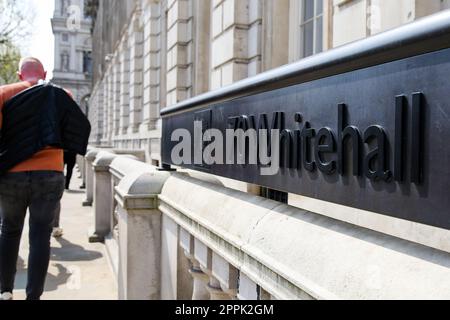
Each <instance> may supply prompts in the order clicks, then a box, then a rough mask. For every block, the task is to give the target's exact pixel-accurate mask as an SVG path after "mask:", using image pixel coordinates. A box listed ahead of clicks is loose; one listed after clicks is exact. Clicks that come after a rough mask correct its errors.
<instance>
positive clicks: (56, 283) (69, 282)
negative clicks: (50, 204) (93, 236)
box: [14, 170, 118, 300]
mask: <svg viewBox="0 0 450 320" xmlns="http://www.w3.org/2000/svg"><path fill="white" fill-rule="evenodd" d="M73 175H74V176H73V178H72V182H71V188H72V190H70V191H66V193H65V194H64V197H63V199H62V203H61V206H62V211H61V227H62V228H63V229H64V236H63V237H62V238H60V239H53V238H52V257H51V261H50V267H49V271H48V275H47V281H46V287H45V293H44V295H43V296H42V300H116V299H117V297H118V294H117V287H116V282H115V281H114V276H113V273H112V270H111V268H110V266H109V264H108V262H107V258H106V252H105V247H104V245H103V244H101V243H97V244H91V243H89V242H88V229H89V228H90V227H91V226H92V225H93V222H94V216H93V209H92V208H91V207H87V208H84V207H82V201H83V198H84V192H83V190H80V189H79V188H78V187H79V186H80V185H81V180H80V179H79V177H78V176H79V173H78V172H77V170H74V174H73ZM26 225H28V222H27V223H26ZM27 259H28V228H27V227H26V228H25V230H24V233H23V236H22V243H21V249H20V258H19V261H18V269H17V270H18V272H17V276H16V290H15V292H14V299H15V300H23V299H25V287H26V277H27V265H26V263H27Z"/></svg>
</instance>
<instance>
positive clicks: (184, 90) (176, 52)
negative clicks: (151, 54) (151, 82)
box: [167, 0, 194, 106]
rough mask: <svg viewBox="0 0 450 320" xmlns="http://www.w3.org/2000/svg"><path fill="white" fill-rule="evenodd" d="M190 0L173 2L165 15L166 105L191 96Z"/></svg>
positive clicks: (191, 21)
mask: <svg viewBox="0 0 450 320" xmlns="http://www.w3.org/2000/svg"><path fill="white" fill-rule="evenodd" d="M191 7H192V1H191V0H174V1H172V5H171V6H170V8H169V11H168V14H167V106H171V105H174V104H176V103H178V102H179V101H183V100H186V99H187V98H189V97H191V96H192V80H191V79H192V75H193V70H192V68H193V61H192V59H193V52H194V51H193V50H194V45H193V42H192V30H193V28H192V24H193V17H192V14H191V11H192V10H191Z"/></svg>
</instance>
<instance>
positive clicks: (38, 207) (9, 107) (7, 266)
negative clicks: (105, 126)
mask: <svg viewBox="0 0 450 320" xmlns="http://www.w3.org/2000/svg"><path fill="white" fill-rule="evenodd" d="M18 75H19V78H20V80H21V82H19V83H16V84H12V85H6V86H1V87H0V129H1V134H0V220H1V228H0V289H1V292H0V293H1V296H0V299H1V300H12V298H13V295H12V294H13V290H14V279H15V275H16V263H17V259H18V254H19V247H20V238H21V234H22V229H23V225H24V220H25V215H26V212H27V209H29V213H30V218H29V224H30V226H29V240H30V253H29V257H28V283H27V288H26V294H27V299H28V300H39V299H40V297H41V295H42V293H43V291H44V285H45V279H46V275H47V270H48V265H49V260H50V237H51V232H52V227H53V221H54V218H55V212H56V210H57V208H58V206H59V204H60V200H61V197H62V195H63V192H64V180H65V179H64V174H63V149H74V150H75V151H77V152H79V153H80V154H83V153H85V152H86V151H85V149H86V147H87V140H88V136H89V133H90V125H89V122H88V121H87V119H86V118H85V117H84V115H83V114H82V112H81V110H79V108H78V106H77V105H76V103H75V102H74V101H73V100H72V99H71V98H70V97H69V96H68V94H67V93H66V92H65V91H64V90H62V89H61V88H57V87H55V86H53V85H49V84H39V82H40V81H41V80H45V78H46V72H45V70H44V67H43V66H42V64H41V62H40V61H39V60H37V59H35V58H25V59H23V60H22V61H21V62H20V65H19V72H18ZM77 109H78V110H79V112H78V110H77ZM75 122H77V123H75ZM75 133H76V134H75Z"/></svg>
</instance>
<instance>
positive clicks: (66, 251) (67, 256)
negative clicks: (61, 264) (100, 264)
mask: <svg viewBox="0 0 450 320" xmlns="http://www.w3.org/2000/svg"><path fill="white" fill-rule="evenodd" d="M56 241H57V242H58V243H59V244H60V245H61V248H52V253H51V260H52V261H93V260H97V259H100V258H102V256H103V255H102V254H101V253H100V252H97V251H91V250H86V249H84V248H83V247H82V246H80V245H77V244H74V243H71V242H70V241H68V240H66V239H64V238H59V239H56Z"/></svg>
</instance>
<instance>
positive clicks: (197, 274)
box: [180, 229, 210, 300]
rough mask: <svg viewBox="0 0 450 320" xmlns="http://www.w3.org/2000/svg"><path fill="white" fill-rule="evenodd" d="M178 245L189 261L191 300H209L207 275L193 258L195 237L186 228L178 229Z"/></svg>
mask: <svg viewBox="0 0 450 320" xmlns="http://www.w3.org/2000/svg"><path fill="white" fill-rule="evenodd" d="M180 246H181V247H182V248H183V249H184V254H185V255H186V257H187V258H188V259H189V261H190V262H191V267H190V268H189V274H190V275H191V276H192V281H193V292H192V300H209V299H210V294H209V292H208V289H207V288H208V282H209V276H208V275H207V274H205V273H204V272H203V271H202V269H201V267H200V263H199V262H198V261H197V259H196V258H195V250H194V248H195V239H194V237H193V236H192V235H190V234H189V233H188V232H187V231H186V230H184V229H181V230H180Z"/></svg>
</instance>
